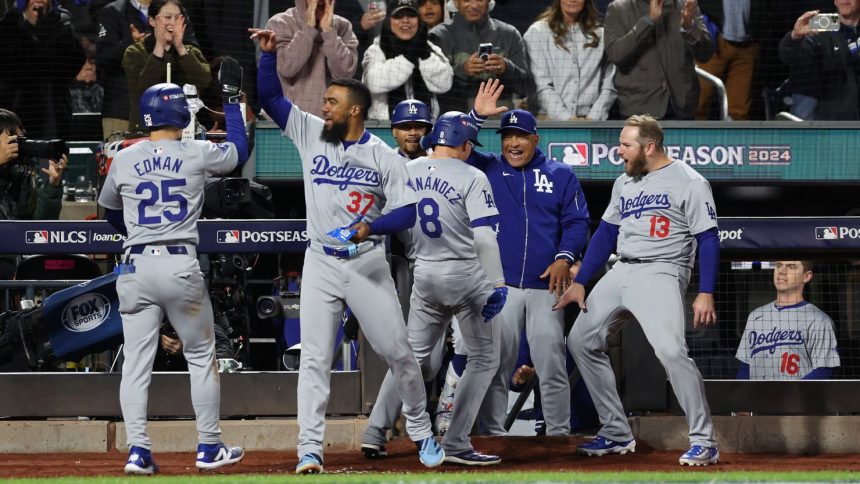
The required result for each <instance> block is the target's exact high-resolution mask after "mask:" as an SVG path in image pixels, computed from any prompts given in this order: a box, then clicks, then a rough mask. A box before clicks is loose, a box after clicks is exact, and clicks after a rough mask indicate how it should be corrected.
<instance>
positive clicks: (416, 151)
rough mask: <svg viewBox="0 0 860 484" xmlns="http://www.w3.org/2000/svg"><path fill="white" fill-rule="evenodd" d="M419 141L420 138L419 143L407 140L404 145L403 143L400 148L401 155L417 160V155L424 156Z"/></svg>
mask: <svg viewBox="0 0 860 484" xmlns="http://www.w3.org/2000/svg"><path fill="white" fill-rule="evenodd" d="M420 140H421V138H419V141H415V142H412V141H408V140H407V141H406V142H405V143H403V145H402V148H401V150H403V154H405V155H407V156H409V159H414V158H417V157H418V156H419V155H422V154H424V149H423V148H421V143H420Z"/></svg>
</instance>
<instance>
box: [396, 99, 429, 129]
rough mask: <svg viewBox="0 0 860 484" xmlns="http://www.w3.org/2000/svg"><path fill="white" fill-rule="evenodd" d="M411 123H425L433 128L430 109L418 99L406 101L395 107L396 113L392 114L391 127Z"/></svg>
mask: <svg viewBox="0 0 860 484" xmlns="http://www.w3.org/2000/svg"><path fill="white" fill-rule="evenodd" d="M410 122H415V123H424V124H426V125H427V126H428V127H430V128H432V127H433V121H430V109H429V108H427V105H426V104H424V103H423V102H421V101H419V100H417V99H406V100H405V101H400V102H399V103H397V106H394V111H392V112H391V125H392V126H397V125H398V124H400V123H410Z"/></svg>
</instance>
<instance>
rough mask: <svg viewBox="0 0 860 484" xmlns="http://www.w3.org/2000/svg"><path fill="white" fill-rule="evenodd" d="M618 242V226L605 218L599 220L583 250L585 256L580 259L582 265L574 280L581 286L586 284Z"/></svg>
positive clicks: (607, 258) (606, 259) (613, 250)
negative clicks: (586, 247)
mask: <svg viewBox="0 0 860 484" xmlns="http://www.w3.org/2000/svg"><path fill="white" fill-rule="evenodd" d="M617 243H618V226H617V225H615V224H611V223H609V222H607V221H605V220H601V221H600V225H599V226H598V227H597V230H596V231H595V232H594V236H593V237H591V243H589V244H588V249H587V250H586V251H585V257H583V259H582V266H581V267H580V268H579V272H578V273H577V274H576V278H574V280H573V281H574V282H578V283H580V284H582V285H583V286H584V285H586V284H588V281H590V280H591V278H592V277H594V274H596V273H597V270H598V269H600V267H601V266H603V264H606V261H608V260H609V256H610V255H612V253H613V252H615V246H616V245H617Z"/></svg>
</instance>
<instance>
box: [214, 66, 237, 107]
mask: <svg viewBox="0 0 860 484" xmlns="http://www.w3.org/2000/svg"><path fill="white" fill-rule="evenodd" d="M218 85H219V86H221V99H222V100H223V101H224V104H239V98H240V97H241V90H242V67H241V66H239V62H238V61H237V60H236V59H234V58H232V57H223V58H221V69H219V70H218Z"/></svg>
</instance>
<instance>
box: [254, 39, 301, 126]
mask: <svg viewBox="0 0 860 484" xmlns="http://www.w3.org/2000/svg"><path fill="white" fill-rule="evenodd" d="M277 62H278V58H277V56H275V54H274V53H271V52H263V53H262V55H261V56H260V68H259V69H258V70H257V96H258V97H259V98H260V103H261V104H262V105H263V109H265V110H266V112H267V113H269V116H271V117H272V119H273V120H274V121H275V123H277V124H278V126H280V128H281V130H282V131H283V130H284V129H286V128H287V119H289V117H290V110H291V109H292V107H293V103H291V102H290V100H289V99H287V97H286V96H284V90H283V89H281V81H280V78H279V77H278V72H277V70H276V67H277Z"/></svg>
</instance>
